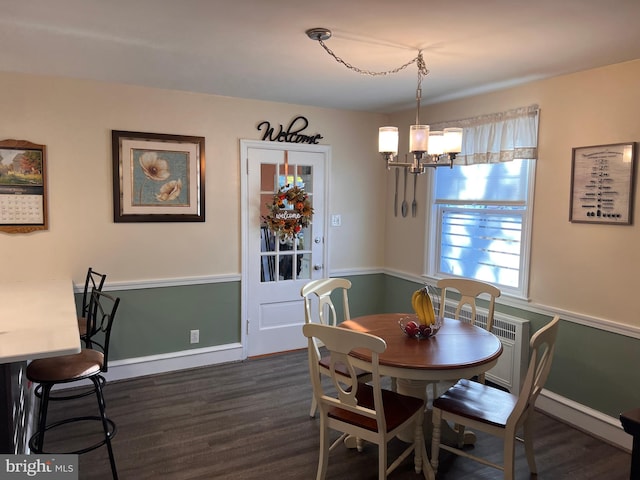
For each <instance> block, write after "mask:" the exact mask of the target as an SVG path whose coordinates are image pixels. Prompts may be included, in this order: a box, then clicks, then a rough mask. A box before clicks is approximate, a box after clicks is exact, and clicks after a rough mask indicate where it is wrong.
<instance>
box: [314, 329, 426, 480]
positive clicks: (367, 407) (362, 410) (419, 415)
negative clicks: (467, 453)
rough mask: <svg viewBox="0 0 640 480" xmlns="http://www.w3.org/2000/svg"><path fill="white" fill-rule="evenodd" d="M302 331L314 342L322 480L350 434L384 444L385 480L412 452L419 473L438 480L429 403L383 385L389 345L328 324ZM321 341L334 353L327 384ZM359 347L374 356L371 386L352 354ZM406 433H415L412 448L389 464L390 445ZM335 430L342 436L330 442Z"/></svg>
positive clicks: (380, 468)
mask: <svg viewBox="0 0 640 480" xmlns="http://www.w3.org/2000/svg"><path fill="white" fill-rule="evenodd" d="M302 331H303V333H304V335H305V337H307V339H308V343H309V346H308V351H309V372H310V375H311V383H312V386H313V395H314V397H315V399H316V402H317V404H318V406H319V410H320V454H319V460H318V471H317V475H316V480H324V479H325V478H326V475H327V467H328V464H329V453H330V452H331V451H332V450H333V449H334V448H335V447H337V446H338V445H340V444H341V443H342V442H343V441H344V439H345V438H346V437H347V436H352V437H356V438H359V439H362V440H365V441H368V442H371V443H374V444H376V445H378V479H379V480H384V479H386V478H387V475H389V474H390V473H391V472H393V471H394V470H395V469H396V468H397V467H398V465H400V464H401V463H402V462H403V461H404V460H405V459H406V458H407V457H408V456H409V455H410V454H411V453H412V452H413V454H414V469H415V472H416V473H421V472H422V473H423V474H424V477H425V478H426V479H428V480H434V478H435V477H434V475H433V472H432V470H431V466H430V465H429V463H428V460H427V454H426V449H425V446H424V435H423V419H424V400H422V399H420V398H415V397H411V396H407V395H402V394H399V393H397V392H394V391H391V390H386V389H383V388H381V386H380V373H379V371H378V368H379V355H380V354H381V353H383V352H384V351H385V350H386V348H387V345H386V343H385V341H384V340H383V339H381V338H380V337H377V336H375V335H371V334H368V333H364V332H358V331H355V330H348V329H346V328H334V327H331V326H328V325H319V324H305V325H304V326H303V327H302ZM317 342H322V343H323V344H324V345H325V347H326V348H327V350H328V352H329V354H328V360H329V376H330V379H331V381H330V382H322V381H321V377H320V371H319V369H320V366H319V364H318V361H317V358H316V355H315V348H314V345H315V344H316V343H317ZM354 349H360V350H366V351H369V352H371V364H370V365H371V384H366V383H363V382H361V381H359V379H358V376H357V374H356V369H355V367H354V366H353V364H352V361H353V357H351V356H350V355H349V354H350V352H351V351H352V350H354ZM338 370H340V372H338ZM343 372H348V375H345V374H344V373H343ZM405 429H411V431H412V432H413V436H412V439H411V441H410V444H409V445H408V446H407V447H406V448H405V449H404V450H403V452H402V453H401V454H400V455H399V456H398V457H397V458H396V459H395V460H394V461H393V462H392V463H391V465H388V459H387V456H388V455H387V453H388V451H387V444H388V443H389V441H390V440H391V439H393V438H394V437H396V436H397V435H398V434H399V433H401V432H402V431H404V430H405ZM330 430H337V431H339V432H341V433H342V435H341V436H340V437H339V438H337V439H336V440H335V441H334V442H333V443H330Z"/></svg>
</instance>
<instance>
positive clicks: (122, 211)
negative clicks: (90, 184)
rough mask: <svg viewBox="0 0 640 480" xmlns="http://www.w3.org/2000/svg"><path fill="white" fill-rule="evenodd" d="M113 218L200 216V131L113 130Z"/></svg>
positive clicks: (172, 219) (158, 219)
mask: <svg viewBox="0 0 640 480" xmlns="http://www.w3.org/2000/svg"><path fill="white" fill-rule="evenodd" d="M111 140H112V153H113V221H114V222H116V223H119V222H204V220H205V215H204V212H205V208H204V207H205V204H204V170H205V155H204V137H193V136H183V135H168V134H160V133H141V132H125V131H121V130H113V131H112V137H111Z"/></svg>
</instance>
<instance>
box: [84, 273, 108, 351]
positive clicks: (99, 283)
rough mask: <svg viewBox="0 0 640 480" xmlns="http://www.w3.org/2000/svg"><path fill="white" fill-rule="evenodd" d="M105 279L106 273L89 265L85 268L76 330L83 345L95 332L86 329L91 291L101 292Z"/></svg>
mask: <svg viewBox="0 0 640 480" xmlns="http://www.w3.org/2000/svg"><path fill="white" fill-rule="evenodd" d="M106 279H107V275H106V274H103V273H98V272H96V271H95V270H94V269H93V268H91V267H89V269H88V270H87V276H86V277H85V280H84V289H83V291H82V309H81V313H80V315H79V316H78V330H79V331H80V340H82V341H83V342H85V345H86V344H87V339H88V338H90V337H91V336H93V335H95V334H96V331H95V329H92V328H89V329H87V312H88V310H89V304H90V298H91V292H92V291H93V290H94V289H95V290H97V291H99V292H101V291H102V288H103V287H104V282H105V280H106ZM88 348H90V347H88Z"/></svg>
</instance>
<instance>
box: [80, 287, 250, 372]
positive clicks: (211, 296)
mask: <svg viewBox="0 0 640 480" xmlns="http://www.w3.org/2000/svg"><path fill="white" fill-rule="evenodd" d="M109 293H110V294H112V295H116V296H118V297H120V299H121V300H120V307H119V308H118V313H117V315H116V321H115V323H114V326H113V332H112V338H111V353H110V359H111V360H123V359H127V358H136V357H146V356H150V355H160V354H165V353H171V352H181V351H184V350H189V349H196V348H206V347H211V346H216V345H226V344H230V343H239V342H240V282H239V281H238V282H221V283H207V284H200V285H186V286H185V285H182V286H175V287H161V288H146V289H134V290H121V291H117V290H115V291H109ZM81 301H82V294H78V295H76V302H77V304H78V305H80V303H81ZM190 330H200V343H197V344H191V343H190V341H189V340H190V338H189V332H190Z"/></svg>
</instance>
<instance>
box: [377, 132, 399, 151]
mask: <svg viewBox="0 0 640 480" xmlns="http://www.w3.org/2000/svg"><path fill="white" fill-rule="evenodd" d="M378 152H380V153H390V154H393V155H397V154H398V127H380V128H379V129H378Z"/></svg>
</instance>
